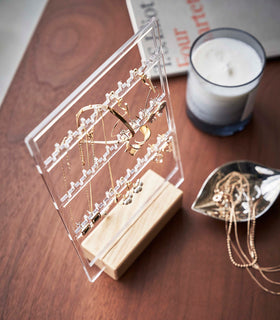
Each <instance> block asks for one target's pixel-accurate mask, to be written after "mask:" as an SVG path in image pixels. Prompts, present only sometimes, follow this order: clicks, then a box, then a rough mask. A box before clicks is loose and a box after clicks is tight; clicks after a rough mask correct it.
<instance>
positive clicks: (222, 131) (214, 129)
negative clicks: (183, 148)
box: [187, 108, 252, 136]
mask: <svg viewBox="0 0 280 320" xmlns="http://www.w3.org/2000/svg"><path fill="white" fill-rule="evenodd" d="M187 115H188V117H189V118H190V120H191V121H192V123H193V124H194V125H195V126H196V127H197V128H198V129H199V130H201V131H203V132H206V133H209V134H212V135H215V136H231V135H233V134H234V133H236V132H239V131H242V130H243V129H244V128H245V126H246V125H247V124H248V123H249V122H250V120H251V118H252V115H250V116H249V117H248V118H247V119H245V120H243V121H239V122H237V123H233V124H230V125H225V126H218V125H211V124H208V123H206V122H203V121H201V120H200V119H199V118H197V117H196V116H195V115H194V114H193V113H192V112H191V111H190V109H189V108H187Z"/></svg>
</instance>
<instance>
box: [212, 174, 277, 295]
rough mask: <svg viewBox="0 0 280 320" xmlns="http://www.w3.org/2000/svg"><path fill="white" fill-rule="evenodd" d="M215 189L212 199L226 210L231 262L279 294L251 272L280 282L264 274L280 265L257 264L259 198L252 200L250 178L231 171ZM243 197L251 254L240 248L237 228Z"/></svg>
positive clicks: (249, 251)
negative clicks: (233, 239)
mask: <svg viewBox="0 0 280 320" xmlns="http://www.w3.org/2000/svg"><path fill="white" fill-rule="evenodd" d="M214 192H215V195H214V197H213V200H214V201H215V202H216V203H217V204H218V205H219V206H222V207H223V208H224V210H225V212H224V213H225V228H226V242H227V249H228V254H229V259H230V261H231V262H232V264H233V265H234V266H236V267H238V268H246V270H247V271H248V273H249V275H250V277H251V278H252V279H253V280H254V281H255V282H256V283H257V285H258V286H259V287H260V288H262V289H263V290H264V291H266V292H268V293H271V294H274V295H280V291H274V290H270V289H268V288H267V287H265V286H264V285H263V284H261V282H260V281H259V280H258V279H257V277H256V276H255V275H254V274H253V272H252V271H251V269H252V268H253V269H254V270H256V271H258V272H259V274H260V275H261V277H262V278H263V279H264V280H266V281H267V282H269V283H271V284H274V285H280V282H278V281H274V280H272V279H270V278H269V277H267V276H266V275H265V273H269V272H278V271H280V266H279V265H278V266H273V267H260V266H259V264H258V256H257V251H256V248H255V227H256V206H257V201H256V202H255V203H253V200H252V196H251V193H250V185H249V181H248V179H247V178H246V177H245V176H244V175H242V174H240V173H238V172H231V173H229V174H228V175H226V176H225V177H224V178H223V179H222V180H220V181H219V182H218V183H217V185H216V188H215V191H214ZM244 197H245V198H246V199H247V202H248V222H247V249H248V253H249V256H248V255H247V254H246V253H245V252H244V250H243V249H242V247H241V244H240V241H239V237H238V231H237V219H236V211H237V206H238V205H239V204H240V203H241V202H242V201H243V199H244ZM233 226H234V235H235V241H236V245H234V244H233V243H232V240H231V233H232V227H233ZM232 249H233V250H234V252H235V254H236V255H237V257H238V258H239V260H240V261H241V263H238V262H236V261H235V259H234V257H233V254H232Z"/></svg>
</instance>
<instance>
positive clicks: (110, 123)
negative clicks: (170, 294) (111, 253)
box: [25, 19, 183, 282]
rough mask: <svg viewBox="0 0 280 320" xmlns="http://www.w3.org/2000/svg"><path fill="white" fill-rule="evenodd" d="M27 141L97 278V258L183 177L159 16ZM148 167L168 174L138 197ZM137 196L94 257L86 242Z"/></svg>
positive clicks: (81, 254) (84, 259) (91, 277)
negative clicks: (144, 45) (147, 46)
mask: <svg viewBox="0 0 280 320" xmlns="http://www.w3.org/2000/svg"><path fill="white" fill-rule="evenodd" d="M145 37H149V39H151V41H150V42H151V50H150V56H149V57H148V59H147V60H145V61H143V60H141V56H140V53H139V48H141V42H142V41H143V39H144V38H145ZM152 71H153V73H155V72H156V73H157V77H156V78H151V76H150V75H151V72H152ZM25 142H26V145H27V147H28V149H29V152H30V154H31V155H32V157H33V158H34V159H35V162H36V167H37V169H38V171H39V173H40V174H41V175H42V177H43V180H44V182H45V183H46V185H47V188H48V191H49V192H50V194H51V198H52V201H53V203H54V206H55V208H56V209H57V211H58V213H59V215H60V217H61V219H62V221H63V223H64V225H65V228H66V230H67V233H68V236H69V238H70V240H71V241H72V243H73V245H74V247H75V249H76V251H77V253H78V256H79V258H80V260H81V262H82V264H83V268H84V270H85V272H86V274H87V276H88V279H89V280H90V281H91V282H93V281H95V280H96V279H97V277H98V276H99V275H100V274H101V273H102V271H104V270H105V269H106V265H105V266H100V264H98V263H97V264H98V265H99V267H97V266H96V262H98V261H99V260H100V259H101V258H102V256H103V255H104V253H105V252H106V250H108V248H110V247H112V245H113V244H114V243H115V241H116V240H117V239H119V238H120V237H121V236H122V235H123V234H124V233H125V231H126V230H127V229H128V228H129V227H130V226H131V225H132V224H133V223H134V222H135V221H136V220H137V219H138V218H139V215H141V212H143V210H145V209H146V208H148V207H149V206H150V205H151V203H152V202H153V200H154V199H155V198H156V197H157V195H158V194H159V193H160V192H161V191H162V188H163V186H164V182H166V181H168V182H170V183H171V184H172V185H174V186H175V187H178V186H179V185H180V184H181V183H182V181H183V172H182V166H181V162H180V155H179V150H178V142H177V136H176V130H175V124H174V120H173V115H172V108H171V103H170V97H169V90H168V84H167V78H166V73H165V68H164V59H163V54H162V48H161V44H160V35H159V31H158V25H157V21H156V20H155V19H152V20H151V21H150V22H149V23H148V24H147V25H145V26H144V27H143V28H142V29H141V30H139V32H138V33H137V34H135V35H134V36H133V37H132V38H131V39H129V40H128V41H127V42H126V43H125V44H124V45H123V46H122V47H121V48H120V49H119V50H118V51H116V52H115V54H113V56H111V57H110V58H109V59H108V60H107V61H106V62H105V63H104V64H103V65H102V66H101V67H99V68H98V69H97V70H96V71H95V72H94V73H93V74H91V75H90V76H89V77H88V78H87V79H86V80H85V81H84V82H83V83H82V84H81V85H80V86H79V87H78V88H77V89H76V90H75V91H74V92H73V93H72V94H71V95H70V96H69V97H67V98H66V99H65V100H64V101H63V102H62V103H61V104H60V105H59V106H58V107H57V108H56V109H55V110H54V111H53V112H52V113H51V114H50V115H49V116H48V117H47V118H45V119H44V120H43V121H42V122H41V123H40V124H39V125H38V126H37V127H36V128H35V129H34V130H33V131H32V132H31V133H30V134H29V135H28V136H27V137H26V139H25ZM149 170H152V171H153V172H155V173H156V174H158V175H159V176H160V177H162V178H163V179H161V180H159V181H160V182H159V183H157V185H156V186H155V187H154V188H153V190H152V191H151V192H149V196H148V197H147V196H146V197H145V201H141V200H139V199H141V193H142V191H143V190H144V189H145V188H147V184H149V182H147V181H146V182H145V184H143V182H142V181H141V177H143V175H145V174H146V173H147V172H148V171H149ZM143 194H144V193H143ZM137 197H138V200H137V201H138V202H139V203H140V204H139V205H138V206H137V208H136V209H134V210H129V211H133V212H130V213H129V217H128V219H127V220H126V221H125V223H122V224H120V225H119V226H118V227H116V228H114V231H112V233H109V232H106V233H105V234H106V236H104V237H103V236H102V235H101V236H100V239H99V244H98V252H97V253H96V254H95V256H94V257H93V258H89V256H88V255H86V254H85V250H84V248H83V245H82V244H83V243H84V241H85V240H86V239H87V238H88V237H89V236H90V235H91V233H92V232H94V230H98V229H97V228H100V225H101V224H102V221H103V220H104V219H106V218H108V217H109V213H110V212H111V211H112V210H113V209H114V207H115V206H123V208H124V210H127V208H129V206H130V205H131V203H133V201H136V199H137ZM105 271H106V270H105ZM73 272H74V271H73Z"/></svg>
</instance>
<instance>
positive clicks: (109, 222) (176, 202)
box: [82, 170, 183, 280]
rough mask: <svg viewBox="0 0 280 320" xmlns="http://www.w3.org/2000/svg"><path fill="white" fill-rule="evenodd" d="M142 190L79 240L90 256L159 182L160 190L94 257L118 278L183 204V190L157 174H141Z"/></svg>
mask: <svg viewBox="0 0 280 320" xmlns="http://www.w3.org/2000/svg"><path fill="white" fill-rule="evenodd" d="M141 181H143V183H144V185H143V190H142V191H141V192H140V193H137V194H134V195H133V201H132V203H131V204H129V205H127V206H125V205H123V204H121V203H119V204H117V205H116V206H115V207H114V208H113V210H112V211H111V212H110V213H109V214H108V215H107V216H106V217H105V218H104V219H103V221H101V223H100V224H99V225H98V226H97V227H96V228H95V229H94V230H93V231H92V232H91V233H90V234H89V235H88V236H87V238H86V239H85V240H84V241H83V242H82V248H83V249H84V252H85V255H86V257H87V258H88V259H89V260H92V259H93V258H94V257H95V256H96V254H97V253H98V252H99V251H100V250H101V249H102V248H103V247H104V245H105V244H106V243H107V242H108V241H110V239H111V238H112V237H113V235H115V234H116V233H117V232H118V231H119V230H120V229H121V228H122V227H123V226H124V225H125V224H126V223H127V222H128V220H129V219H130V218H131V215H132V213H134V212H136V210H137V209H138V208H139V207H141V205H143V204H145V203H146V202H147V201H148V199H149V197H150V196H151V194H153V192H154V190H155V189H156V188H157V187H158V186H159V185H161V184H163V188H161V190H162V191H161V192H160V193H159V194H158V195H157V196H156V198H155V199H153V201H152V203H151V205H150V206H149V207H148V208H145V209H144V210H143V211H142V212H141V213H140V215H139V216H138V218H137V219H136V221H134V222H133V223H132V224H131V225H129V226H128V228H126V229H125V231H124V232H123V233H122V234H121V235H120V236H119V237H118V238H117V239H116V240H115V241H114V242H113V244H112V245H111V246H110V247H109V248H108V249H107V250H106V252H105V253H104V254H103V255H102V258H100V259H98V260H97V261H96V265H97V266H98V267H99V268H103V267H104V266H105V270H104V271H105V272H106V273H107V274H108V275H109V276H110V277H112V278H113V279H116V280H117V279H119V278H120V277H121V276H122V274H123V273H124V272H125V271H126V270H127V268H128V267H129V266H130V265H131V264H132V263H133V262H134V260H135V259H136V258H137V257H138V256H139V254H140V253H141V252H142V251H143V250H144V249H145V248H146V247H147V245H148V244H149V243H150V242H151V241H152V239H153V238H154V237H155V236H156V235H157V234H158V232H159V231H160V230H161V229H162V227H163V226H164V225H165V224H166V223H167V222H168V221H169V219H170V218H171V217H172V216H173V215H174V214H175V213H176V211H178V210H179V209H180V207H181V204H182V196H183V192H182V191H181V190H179V189H177V188H176V187H174V186H173V185H172V184H170V183H169V182H165V181H164V179H163V178H162V177H161V176H159V175H158V174H156V173H155V172H154V171H152V170H149V171H147V172H146V173H145V174H144V175H143V177H142V178H141Z"/></svg>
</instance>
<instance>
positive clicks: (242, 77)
mask: <svg viewBox="0 0 280 320" xmlns="http://www.w3.org/2000/svg"><path fill="white" fill-rule="evenodd" d="M264 65H265V52H264V49H263V47H262V45H261V44H260V42H259V41H258V40H257V39H256V38H255V37H253V36H252V35H250V34H249V33H247V32H245V31H242V30H238V29H233V28H218V29H213V30H210V31H208V32H206V33H204V34H202V35H201V36H199V37H198V38H197V39H196V40H195V41H194V43H193V45H192V47H191V50H190V71H189V76H188V85H187V97H186V98H187V114H188V116H189V118H190V119H191V121H192V122H193V124H194V125H195V126H196V127H197V128H199V129H200V130H202V131H204V132H207V133H210V134H213V135H219V136H228V135H232V134H234V133H235V132H237V131H241V130H243V129H244V127H245V126H246V125H247V124H248V122H249V121H250V119H251V117H252V112H253V105H254V100H255V94H256V90H257V87H258V84H259V82H260V79H261V76H262V74H263V69H264Z"/></svg>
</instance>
